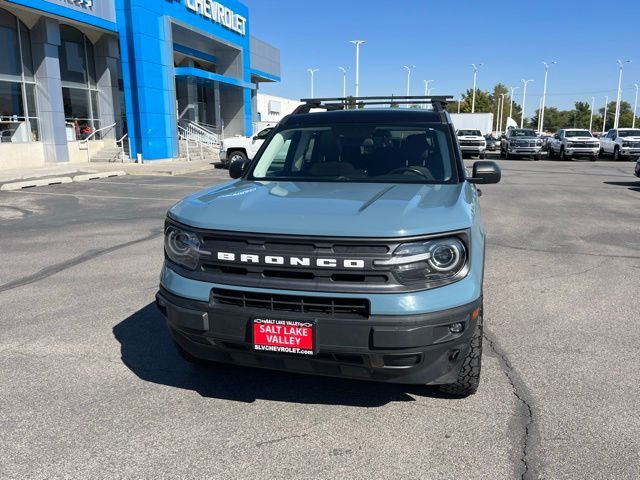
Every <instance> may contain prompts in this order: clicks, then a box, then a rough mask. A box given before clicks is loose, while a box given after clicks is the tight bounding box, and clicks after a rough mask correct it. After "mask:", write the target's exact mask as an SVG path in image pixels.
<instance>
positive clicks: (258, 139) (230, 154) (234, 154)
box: [220, 127, 273, 167]
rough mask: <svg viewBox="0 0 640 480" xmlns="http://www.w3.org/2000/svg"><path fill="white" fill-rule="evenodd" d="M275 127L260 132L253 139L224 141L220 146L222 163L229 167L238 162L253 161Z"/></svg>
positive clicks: (229, 139)
mask: <svg viewBox="0 0 640 480" xmlns="http://www.w3.org/2000/svg"><path fill="white" fill-rule="evenodd" d="M271 130H273V127H268V128H265V129H263V130H260V131H259V132H258V133H257V134H255V135H254V136H253V137H240V136H238V137H229V138H225V139H224V140H222V144H221V145H220V162H222V165H224V166H226V167H228V166H229V165H231V163H233V162H234V161H236V160H247V159H252V158H253V156H254V155H255V154H256V153H257V152H258V150H259V149H260V147H261V146H262V144H263V143H264V140H265V139H266V138H267V136H268V135H269V133H271Z"/></svg>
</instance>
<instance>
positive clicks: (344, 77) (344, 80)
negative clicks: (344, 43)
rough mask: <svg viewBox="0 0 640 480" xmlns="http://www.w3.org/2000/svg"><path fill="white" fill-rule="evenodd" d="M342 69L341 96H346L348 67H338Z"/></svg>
mask: <svg viewBox="0 0 640 480" xmlns="http://www.w3.org/2000/svg"><path fill="white" fill-rule="evenodd" d="M338 69H339V70H341V71H342V97H343V98H347V70H349V67H338Z"/></svg>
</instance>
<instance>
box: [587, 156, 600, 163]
mask: <svg viewBox="0 0 640 480" xmlns="http://www.w3.org/2000/svg"><path fill="white" fill-rule="evenodd" d="M589 160H591V161H592V162H595V161H596V160H598V155H591V156H590V157H589Z"/></svg>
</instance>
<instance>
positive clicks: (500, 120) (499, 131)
mask: <svg viewBox="0 0 640 480" xmlns="http://www.w3.org/2000/svg"><path fill="white" fill-rule="evenodd" d="M505 95H506V94H505V93H501V94H500V103H499V105H500V112H499V116H498V135H500V133H502V120H504V96H505Z"/></svg>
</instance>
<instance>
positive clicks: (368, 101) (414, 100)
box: [293, 95, 453, 115]
mask: <svg viewBox="0 0 640 480" xmlns="http://www.w3.org/2000/svg"><path fill="white" fill-rule="evenodd" d="M300 101H301V102H304V103H303V104H302V105H300V106H299V107H298V108H296V109H295V110H294V112H293V114H294V115H295V114H298V113H309V112H310V111H311V109H313V108H322V109H325V110H327V111H330V110H349V109H356V108H364V107H366V106H368V105H390V106H391V105H397V106H399V105H421V104H430V105H433V109H434V110H435V111H436V112H442V111H444V110H446V109H447V105H448V104H449V102H451V101H453V97H452V96H450V95H437V96H427V97H407V96H405V97H395V96H393V95H392V96H385V97H334V98H303V99H302V100H300Z"/></svg>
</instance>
